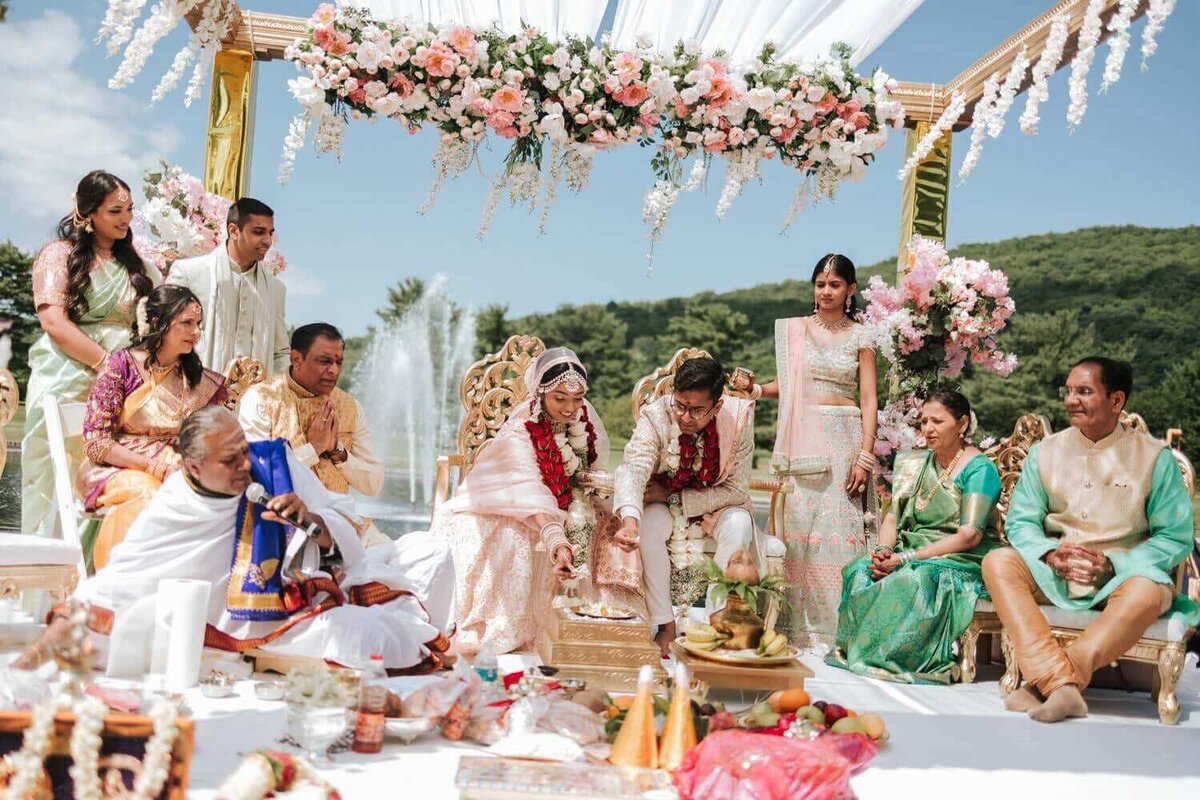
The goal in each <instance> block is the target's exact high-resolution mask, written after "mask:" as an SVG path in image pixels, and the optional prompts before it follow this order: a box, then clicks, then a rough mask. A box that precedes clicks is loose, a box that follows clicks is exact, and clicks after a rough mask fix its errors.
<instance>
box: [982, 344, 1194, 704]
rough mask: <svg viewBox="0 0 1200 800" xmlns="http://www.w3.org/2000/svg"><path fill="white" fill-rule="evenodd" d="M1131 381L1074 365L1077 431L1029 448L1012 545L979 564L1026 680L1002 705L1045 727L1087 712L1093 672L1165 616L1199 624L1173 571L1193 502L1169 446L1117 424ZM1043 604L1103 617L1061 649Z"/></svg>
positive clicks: (1071, 388) (1125, 370) (1103, 363)
mask: <svg viewBox="0 0 1200 800" xmlns="http://www.w3.org/2000/svg"><path fill="white" fill-rule="evenodd" d="M1131 384H1132V371H1131V369H1130V367H1129V365H1128V364H1125V363H1123V362H1116V361H1112V360H1110V359H1106V358H1099V357H1097V358H1089V359H1084V360H1083V361H1081V362H1080V363H1078V364H1076V365H1075V367H1074V368H1073V369H1072V370H1071V374H1070V376H1069V377H1068V379H1067V386H1066V389H1065V397H1064V399H1065V403H1066V408H1067V412H1068V414H1069V415H1070V417H1071V427H1070V428H1068V429H1067V430H1065V431H1060V432H1059V433H1056V434H1054V435H1052V436H1049V437H1047V438H1046V439H1045V440H1044V441H1042V442H1040V443H1039V444H1036V445H1034V446H1033V447H1032V448H1031V449H1030V451H1029V455H1028V457H1027V458H1026V459H1025V464H1024V467H1023V468H1022V470H1021V478H1020V480H1019V481H1018V482H1017V486H1016V489H1015V490H1014V491H1013V496H1012V499H1011V501H1010V504H1009V512H1008V516H1007V518H1006V521H1005V532H1006V534H1007V536H1008V540H1009V543H1010V544H1011V545H1012V546H1011V547H1008V548H1004V549H1001V550H996V551H994V552H992V553H991V554H989V555H988V556H987V557H986V558H985V559H984V562H983V577H984V581H985V582H986V584H987V588H988V592H989V593H990V594H991V596H992V600H993V602H994V603H995V604H996V611H997V613H998V614H999V616H1000V619H1001V621H1002V622H1003V623H1004V627H1005V630H1006V631H1007V632H1008V635H1009V638H1010V640H1011V641H1012V643H1013V648H1014V650H1015V651H1016V656H1017V661H1018V664H1019V665H1020V668H1021V673H1022V674H1023V675H1024V677H1025V678H1026V680H1027V681H1028V686H1026V687H1024V688H1022V689H1020V690H1018V691H1017V692H1014V693H1013V694H1012V695H1010V696H1009V698H1008V700H1007V701H1006V704H1007V706H1008V707H1009V708H1010V709H1011V710H1014V711H1028V712H1029V715H1030V716H1031V717H1032V718H1034V719H1036V720H1039V721H1041V722H1057V721H1059V720H1062V719H1065V718H1067V717H1075V716H1084V715H1086V713H1087V705H1086V704H1085V703H1084V701H1083V696H1082V695H1081V694H1080V691H1081V690H1082V689H1084V688H1086V687H1087V685H1088V683H1090V682H1091V678H1092V673H1093V672H1094V671H1095V670H1096V669H1098V668H1099V667H1102V666H1104V665H1106V664H1109V663H1111V662H1112V661H1114V660H1115V659H1117V658H1119V657H1120V656H1121V655H1122V654H1124V653H1125V652H1126V651H1127V650H1128V649H1129V647H1131V646H1132V645H1133V644H1134V643H1135V642H1137V640H1138V639H1140V638H1141V637H1142V635H1143V634H1144V633H1145V631H1146V629H1147V628H1148V627H1149V626H1150V625H1151V624H1153V623H1154V621H1155V620H1156V619H1158V617H1160V616H1162V615H1164V614H1168V615H1177V616H1179V617H1180V618H1182V619H1183V620H1185V621H1186V622H1188V623H1189V624H1193V625H1194V624H1195V623H1196V622H1197V621H1198V620H1200V609H1198V608H1197V607H1196V604H1195V603H1193V602H1192V601H1191V600H1189V599H1188V598H1186V597H1183V596H1179V597H1177V596H1175V591H1174V584H1173V581H1172V579H1171V575H1170V572H1171V570H1172V569H1173V568H1174V567H1176V566H1178V565H1179V564H1180V563H1182V562H1183V560H1184V559H1185V558H1187V556H1188V553H1190V552H1191V549H1192V544H1193V521H1192V505H1191V500H1190V498H1189V497H1188V493H1187V489H1186V487H1185V485H1184V482H1183V478H1182V476H1181V474H1180V470H1179V465H1178V464H1177V463H1176V461H1175V457H1174V456H1173V455H1172V454H1171V451H1170V450H1169V449H1168V448H1167V447H1166V445H1165V444H1164V443H1163V442H1161V441H1159V440H1157V439H1154V438H1152V437H1150V436H1148V435H1146V434H1143V433H1138V432H1136V431H1134V430H1132V429H1130V428H1128V427H1127V426H1125V425H1123V424H1122V423H1121V422H1120V413H1121V410H1122V409H1123V408H1124V405H1125V400H1126V398H1127V397H1128V396H1129V392H1130V388H1131ZM1039 603H1041V604H1053V605H1056V606H1058V607H1059V608H1065V609H1073V610H1081V609H1089V608H1096V609H1102V610H1101V613H1100V616H1099V618H1097V619H1096V620H1095V621H1094V622H1093V623H1092V624H1091V625H1090V626H1089V627H1088V628H1087V630H1085V631H1084V633H1083V634H1082V635H1081V636H1080V637H1079V638H1077V639H1076V640H1075V641H1074V642H1072V643H1071V644H1070V645H1069V646H1068V647H1066V648H1063V647H1061V646H1059V645H1058V644H1057V643H1056V642H1055V641H1054V639H1053V637H1052V636H1051V634H1050V626H1049V623H1048V622H1047V621H1046V618H1045V615H1044V614H1043V613H1042V612H1041V611H1040V610H1039V609H1038V608H1037V606H1038V604H1039ZM1043 701H1044V702H1043Z"/></svg>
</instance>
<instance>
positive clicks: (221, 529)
mask: <svg viewBox="0 0 1200 800" xmlns="http://www.w3.org/2000/svg"><path fill="white" fill-rule="evenodd" d="M178 449H179V453H180V455H181V456H182V462H183V469H181V470H180V471H178V472H176V473H175V474H173V475H171V476H170V477H169V478H168V479H167V480H166V481H165V482H164V483H163V485H162V488H160V489H159V490H158V492H157V493H156V494H155V495H154V498H153V499H152V500H151V501H150V504H149V505H148V506H147V507H146V510H145V511H143V512H142V514H141V515H140V516H139V517H138V518H137V520H136V521H135V522H134V524H133V526H132V527H131V528H130V530H129V534H128V535H127V536H126V538H125V540H124V541H123V542H121V543H120V544H119V545H118V546H117V547H115V548H114V549H113V552H112V556H111V560H110V561H109V564H108V566H107V567H105V568H104V569H103V570H102V571H100V572H99V573H97V574H96V575H95V576H93V577H91V578H88V579H87V580H85V581H84V582H83V583H82V584H81V585H80V586H79V587H78V588H77V589H76V591H75V594H74V598H75V599H78V600H81V601H84V602H86V603H89V604H91V606H92V614H91V617H90V625H91V627H92V629H93V630H95V631H96V632H98V633H101V634H105V635H111V640H110V641H108V642H107V645H108V650H109V652H110V653H113V654H117V653H119V652H120V650H121V648H122V647H136V646H138V645H136V644H135V643H134V641H133V640H132V639H130V640H128V641H126V642H124V643H123V641H122V631H123V630H129V629H130V628H131V627H132V626H131V625H130V624H129V623H128V622H126V621H125V620H123V616H125V615H130V617H131V618H135V617H137V616H138V615H139V614H142V613H144V611H145V605H146V603H150V604H153V602H154V596H155V593H156V591H157V586H158V581H159V580H161V579H163V578H187V579H195V580H204V581H209V582H211V584H212V589H211V592H210V595H209V607H208V614H207V621H208V626H207V629H206V632H205V645H206V646H208V647H214V648H217V649H221V650H229V651H235V652H244V651H245V650H248V649H251V648H255V647H258V648H263V649H265V650H269V651H271V652H273V653H278V654H284V655H297V656H305V657H310V658H319V659H325V660H327V661H330V662H333V663H336V664H341V665H345V666H350V667H361V666H364V665H365V664H367V663H368V660H369V658H370V657H371V655H372V654H374V653H381V654H382V655H383V658H384V664H385V666H386V667H387V668H388V669H389V670H395V671H401V670H407V671H413V672H422V671H430V670H432V669H435V668H437V667H438V666H439V665H440V664H441V659H440V654H441V653H444V652H445V651H446V649H447V647H448V645H449V642H448V641H447V639H446V637H445V636H444V635H443V634H442V632H441V631H440V630H439V629H438V626H437V625H436V624H434V622H433V621H431V619H430V617H429V615H428V613H427V612H426V611H425V609H424V608H423V606H422V604H421V602H420V601H419V600H418V598H417V597H416V596H415V595H414V594H413V593H412V592H411V591H409V587H408V586H406V585H405V579H404V575H403V574H402V573H400V572H399V571H393V572H392V573H391V575H390V576H389V577H388V578H387V580H386V581H385V580H383V579H382V578H381V570H380V569H379V568H378V565H374V568H372V569H369V570H368V571H369V573H370V579H367V578H365V577H364V566H370V565H368V564H367V557H366V552H365V550H364V548H363V546H362V544H361V542H360V541H359V537H358V534H357V532H356V531H355V529H354V527H353V526H352V525H351V524H350V523H349V522H348V521H347V520H346V517H347V516H351V515H353V504H352V503H351V501H350V499H349V498H348V497H347V496H346V495H339V494H334V493H332V492H329V491H328V490H326V489H325V487H324V486H322V485H321V483H320V481H318V480H317V479H316V478H315V477H314V475H313V473H312V471H311V470H310V469H308V467H306V466H304V465H303V464H301V463H300V461H299V460H298V459H297V458H296V457H295V456H294V455H293V454H292V452H291V449H290V448H289V447H288V445H287V444H286V442H285V441H284V440H282V439H275V440H271V441H264V442H253V443H251V442H248V441H247V440H246V436H245V434H244V433H243V432H242V429H241V427H239V425H238V422H237V419H236V418H235V417H234V416H233V414H232V413H231V412H229V411H227V410H225V409H224V408H222V407H219V406H210V407H207V408H203V409H200V410H199V411H196V412H194V413H193V414H191V415H190V416H189V417H188V418H187V419H186V420H184V422H183V426H182V428H181V430H180V433H179V444H178ZM252 481H253V482H257V483H259V484H261V485H262V486H263V487H264V488H265V489H266V492H267V493H268V494H269V495H273V498H272V499H270V500H268V501H266V504H265V507H264V506H262V505H260V504H258V503H255V502H251V501H250V500H248V499H247V498H246V497H245V496H244V493H245V492H246V490H247V487H249V486H250V484H251V482H252ZM285 518H287V519H292V520H296V521H299V522H301V523H303V525H304V527H306V528H308V531H305V530H302V529H299V528H293V527H292V526H290V525H288V524H285V523H284V519H285ZM306 537H307V538H309V539H311V540H312V541H311V543H308V544H305V543H304V540H305V538H306ZM297 544H301V546H302V548H303V549H309V545H310V544H315V545H316V546H317V547H318V548H320V549H321V550H322V551H325V552H328V551H330V550H333V549H336V550H337V551H339V552H340V553H341V557H342V559H343V562H344V565H345V576H344V577H343V578H342V579H341V580H340V582H336V581H335V580H333V579H332V578H330V577H328V576H325V575H323V574H322V573H320V572H316V571H313V570H311V569H305V570H304V571H303V572H301V571H300V570H298V569H297V568H296V566H295V563H296V562H294V561H292V560H291V558H292V555H293V553H294V552H295V551H296V549H297ZM305 560H306V561H307V559H305ZM143 598H145V599H144V600H143ZM139 601H141V602H140V603H139ZM139 605H141V606H142V608H141V609H139V608H137V606H139ZM151 616H152V612H151ZM123 622H125V623H126V624H124V625H123ZM64 629H65V620H62V619H59V620H56V621H55V622H54V624H52V625H51V627H50V629H49V630H48V631H47V634H46V636H45V637H43V640H42V641H41V642H39V644H38V645H37V646H35V648H34V650H32V651H30V652H29V653H26V654H25V655H24V656H22V658H21V659H20V661H19V663H17V664H16V666H19V667H22V666H24V667H32V666H36V665H37V663H39V662H40V661H41V660H44V658H45V655H46V653H47V649H48V645H50V644H51V643H52V642H53V640H54V638H55V637H61V636H63V635H64Z"/></svg>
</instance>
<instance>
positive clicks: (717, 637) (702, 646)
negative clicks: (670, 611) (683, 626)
mask: <svg viewBox="0 0 1200 800" xmlns="http://www.w3.org/2000/svg"><path fill="white" fill-rule="evenodd" d="M687 638H688V643H689V644H691V646H692V647H694V648H696V649H697V650H716V649H717V648H718V647H720V646H721V643H722V642H724V641H725V640H726V639H728V638H729V636H727V635H726V634H724V633H721V632H720V631H718V630H717V629H716V628H714V627H713V626H712V625H709V624H707V623H704V622H693V623H692V624H690V625H688V628H687Z"/></svg>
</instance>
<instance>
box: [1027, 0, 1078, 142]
mask: <svg viewBox="0 0 1200 800" xmlns="http://www.w3.org/2000/svg"><path fill="white" fill-rule="evenodd" d="M1069 25H1070V18H1069V17H1068V16H1067V14H1066V13H1064V12H1061V11H1060V12H1059V13H1058V14H1057V15H1055V17H1054V19H1053V20H1052V21H1051V23H1050V32H1049V33H1048V34H1047V35H1046V46H1045V47H1043V48H1042V54H1041V55H1040V56H1038V60H1037V63H1035V64H1034V65H1033V83H1032V85H1030V87H1029V97H1028V98H1026V100H1025V110H1024V111H1022V112H1021V132H1022V133H1026V134H1029V135H1030V136H1032V135H1033V134H1035V133H1037V124H1038V113H1037V112H1038V107H1039V106H1040V105H1041V104H1042V103H1044V102H1046V100H1048V99H1049V97H1050V90H1049V88H1048V84H1049V82H1050V76H1051V75H1053V74H1054V72H1055V71H1056V70H1057V69H1058V65H1059V64H1060V63H1062V57H1063V50H1065V49H1066V46H1067V35H1068V32H1069Z"/></svg>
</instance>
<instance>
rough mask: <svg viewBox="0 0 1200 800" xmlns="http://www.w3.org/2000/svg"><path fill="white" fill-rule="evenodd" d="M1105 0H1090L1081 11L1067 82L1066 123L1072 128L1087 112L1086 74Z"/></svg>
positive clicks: (1097, 38) (1093, 52) (1099, 26)
mask: <svg viewBox="0 0 1200 800" xmlns="http://www.w3.org/2000/svg"><path fill="white" fill-rule="evenodd" d="M1105 5H1106V3H1105V0H1090V2H1089V3H1088V7H1087V10H1086V11H1084V12H1083V27H1081V28H1080V29H1079V40H1078V42H1079V44H1078V52H1077V53H1076V54H1075V60H1074V61H1072V62H1071V80H1070V82H1069V84H1068V86H1069V92H1070V95H1071V105H1070V107H1069V108H1068V109H1067V124H1068V125H1070V126H1071V128H1072V129H1074V128H1076V127H1078V125H1079V124H1080V123H1081V122H1083V115H1084V114H1086V113H1087V100H1088V96H1087V76H1088V72H1089V71H1091V69H1092V61H1093V60H1094V59H1095V58H1096V44H1097V43H1098V42H1099V41H1100V33H1101V28H1102V26H1101V23H1100V14H1101V13H1102V12H1103V11H1104V7H1105Z"/></svg>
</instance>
